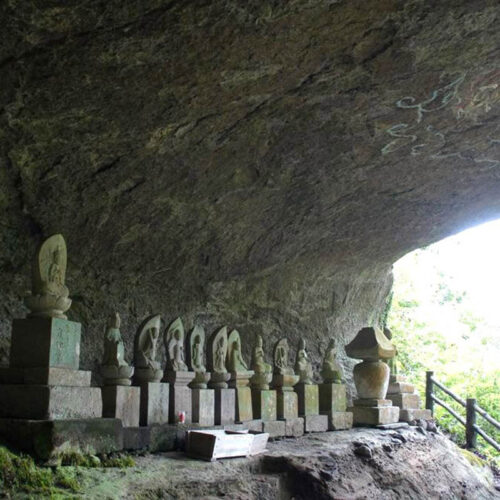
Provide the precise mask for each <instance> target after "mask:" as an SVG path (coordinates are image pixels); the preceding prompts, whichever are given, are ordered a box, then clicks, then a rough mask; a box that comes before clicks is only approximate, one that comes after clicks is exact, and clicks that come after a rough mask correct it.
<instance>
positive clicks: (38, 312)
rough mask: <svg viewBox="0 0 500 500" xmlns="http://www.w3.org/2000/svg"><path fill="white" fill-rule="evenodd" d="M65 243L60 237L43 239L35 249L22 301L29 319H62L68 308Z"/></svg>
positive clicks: (58, 235) (69, 303)
mask: <svg viewBox="0 0 500 500" xmlns="http://www.w3.org/2000/svg"><path fill="white" fill-rule="evenodd" d="M66 263H67V251H66V242H65V241H64V238H63V237H62V235H61V234H55V235H53V236H51V237H50V238H48V239H46V240H45V241H44V242H43V243H42V244H41V245H40V246H39V248H38V250H37V252H36V255H35V259H34V262H33V267H32V292H31V295H28V296H27V297H25V299H24V303H25V304H26V306H27V307H28V308H29V309H30V311H31V313H30V316H41V317H49V318H62V319H66V315H65V314H64V313H65V312H66V311H67V310H68V309H69V308H70V306H71V299H69V290H68V288H67V287H66V286H65V284H64V280H65V275H66Z"/></svg>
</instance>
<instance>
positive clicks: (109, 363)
mask: <svg viewBox="0 0 500 500" xmlns="http://www.w3.org/2000/svg"><path fill="white" fill-rule="evenodd" d="M120 324H121V320H120V315H119V314H118V313H117V312H115V313H114V314H112V315H111V316H110V318H109V320H108V323H107V326H106V333H105V335H104V356H103V360H102V364H101V368H100V373H101V375H102V377H103V379H104V385H130V384H131V381H130V378H131V377H132V375H133V373H134V367H132V366H129V365H128V364H127V362H126V361H125V347H124V345H123V340H122V336H121V333H120Z"/></svg>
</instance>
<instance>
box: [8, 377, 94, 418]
mask: <svg viewBox="0 0 500 500" xmlns="http://www.w3.org/2000/svg"><path fill="white" fill-rule="evenodd" d="M0 402H1V404H0V417H1V418H8V417H12V418H24V419H31V420H61V419H71V418H99V417H101V416H102V401H101V389H100V388H99V387H66V386H47V385H21V384H16V385H0Z"/></svg>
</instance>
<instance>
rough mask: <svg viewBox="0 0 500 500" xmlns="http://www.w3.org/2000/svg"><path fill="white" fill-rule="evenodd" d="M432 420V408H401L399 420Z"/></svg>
mask: <svg viewBox="0 0 500 500" xmlns="http://www.w3.org/2000/svg"><path fill="white" fill-rule="evenodd" d="M420 418H421V419H423V420H431V419H432V412H431V410H423V409H418V408H408V409H400V410H399V421H400V422H401V421H402V422H412V421H413V420H417V419H420Z"/></svg>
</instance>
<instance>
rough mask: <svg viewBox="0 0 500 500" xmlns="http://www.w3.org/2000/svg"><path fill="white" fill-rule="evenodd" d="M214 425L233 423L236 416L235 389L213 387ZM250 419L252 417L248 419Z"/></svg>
mask: <svg viewBox="0 0 500 500" xmlns="http://www.w3.org/2000/svg"><path fill="white" fill-rule="evenodd" d="M214 391H215V425H226V424H234V422H235V418H236V394H235V389H219V388H217V389H214ZM250 420H252V419H250Z"/></svg>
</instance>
